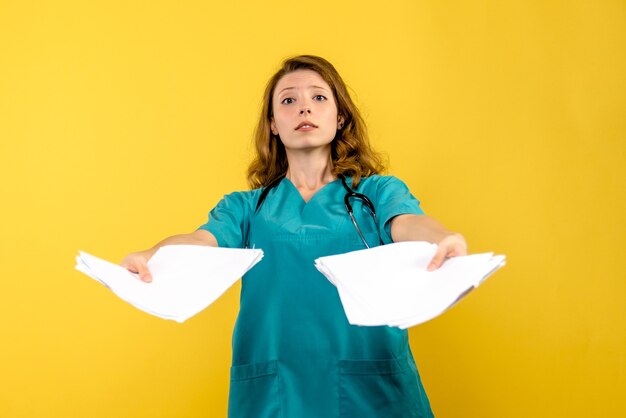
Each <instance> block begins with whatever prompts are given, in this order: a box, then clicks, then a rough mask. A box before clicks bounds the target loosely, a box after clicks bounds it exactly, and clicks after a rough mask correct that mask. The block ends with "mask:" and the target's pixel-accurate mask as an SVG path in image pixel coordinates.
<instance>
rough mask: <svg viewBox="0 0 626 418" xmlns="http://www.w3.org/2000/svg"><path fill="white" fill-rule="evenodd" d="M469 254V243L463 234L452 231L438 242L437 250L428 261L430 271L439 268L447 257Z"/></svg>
mask: <svg viewBox="0 0 626 418" xmlns="http://www.w3.org/2000/svg"><path fill="white" fill-rule="evenodd" d="M459 255H467V243H466V242H465V238H463V236H462V235H461V234H456V233H452V234H450V235H447V236H446V237H444V238H443V239H442V240H441V241H439V243H438V244H437V252H435V255H434V256H433V258H432V260H430V263H428V271H434V270H437V269H438V268H439V267H441V265H442V264H443V262H444V261H446V259H448V258H450V257H456V256H459Z"/></svg>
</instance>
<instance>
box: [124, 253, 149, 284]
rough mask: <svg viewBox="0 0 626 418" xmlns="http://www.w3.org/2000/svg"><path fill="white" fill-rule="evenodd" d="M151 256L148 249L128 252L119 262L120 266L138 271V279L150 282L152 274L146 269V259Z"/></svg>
mask: <svg viewBox="0 0 626 418" xmlns="http://www.w3.org/2000/svg"><path fill="white" fill-rule="evenodd" d="M151 256H152V254H151V252H150V251H139V252H136V253H130V254H128V255H127V256H126V257H125V258H124V259H123V260H122V262H121V265H122V267H124V268H126V269H127V270H128V271H130V272H132V273H138V274H139V279H141V280H142V281H144V282H146V283H150V282H152V274H150V270H149V269H148V260H150V257H151Z"/></svg>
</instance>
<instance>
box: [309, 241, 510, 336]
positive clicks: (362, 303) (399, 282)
mask: <svg viewBox="0 0 626 418" xmlns="http://www.w3.org/2000/svg"><path fill="white" fill-rule="evenodd" d="M436 250H437V245H435V244H430V243H427V242H399V243H394V244H389V245H383V246H379V247H375V248H371V249H367V250H360V251H354V252H350V253H346V254H339V255H333V256H328V257H321V258H318V259H317V260H315V266H316V267H317V269H318V270H319V271H320V272H322V273H323V274H324V275H325V276H326V277H327V278H328V280H330V282H331V283H333V284H334V285H335V286H336V287H337V290H338V291H339V297H340V298H341V303H342V304H343V308H344V310H345V312H346V316H347V317H348V321H349V322H350V323H351V324H353V325H368V326H377V325H389V326H396V327H400V328H408V327H411V326H414V325H417V324H420V323H423V322H426V321H428V320H430V319H432V318H434V317H436V316H438V315H440V314H442V313H443V312H444V311H446V310H447V309H448V308H450V307H451V306H452V305H454V304H455V303H456V302H458V301H459V300H460V299H461V298H462V297H463V296H465V295H466V294H467V293H468V292H469V291H470V290H472V289H473V288H475V287H477V286H478V285H479V284H480V283H481V282H482V281H483V280H485V279H486V278H487V277H488V276H489V275H490V274H492V273H493V272H495V271H496V270H497V269H499V268H500V267H502V266H504V256H503V255H496V256H494V255H493V253H484V254H475V255H468V256H462V257H454V258H451V259H448V260H447V261H446V262H445V263H444V264H443V265H442V266H441V267H440V268H439V269H437V270H435V271H433V272H429V271H427V266H428V264H429V262H430V260H431V259H432V257H433V255H434V254H435V251H436Z"/></svg>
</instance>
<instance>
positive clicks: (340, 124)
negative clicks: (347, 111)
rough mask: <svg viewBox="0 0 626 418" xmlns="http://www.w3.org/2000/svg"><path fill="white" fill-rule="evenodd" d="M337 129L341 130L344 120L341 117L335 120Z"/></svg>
mask: <svg viewBox="0 0 626 418" xmlns="http://www.w3.org/2000/svg"><path fill="white" fill-rule="evenodd" d="M337 119H338V120H337V129H342V128H343V124H344V122H345V118H344V117H343V116H339V117H338V118H337Z"/></svg>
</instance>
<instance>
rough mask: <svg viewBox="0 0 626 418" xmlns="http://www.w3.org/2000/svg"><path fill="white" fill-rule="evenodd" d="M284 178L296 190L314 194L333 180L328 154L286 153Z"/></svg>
mask: <svg viewBox="0 0 626 418" xmlns="http://www.w3.org/2000/svg"><path fill="white" fill-rule="evenodd" d="M287 161H288V163H289V168H288V169H287V174H286V177H287V178H288V179H289V180H290V181H291V182H292V183H293V185H294V186H296V188H298V189H299V190H302V191H312V192H315V191H317V190H319V189H320V188H322V187H323V186H324V185H326V184H328V183H330V182H331V181H333V180H335V176H334V175H333V172H332V161H331V159H330V154H329V153H324V152H322V153H287Z"/></svg>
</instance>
